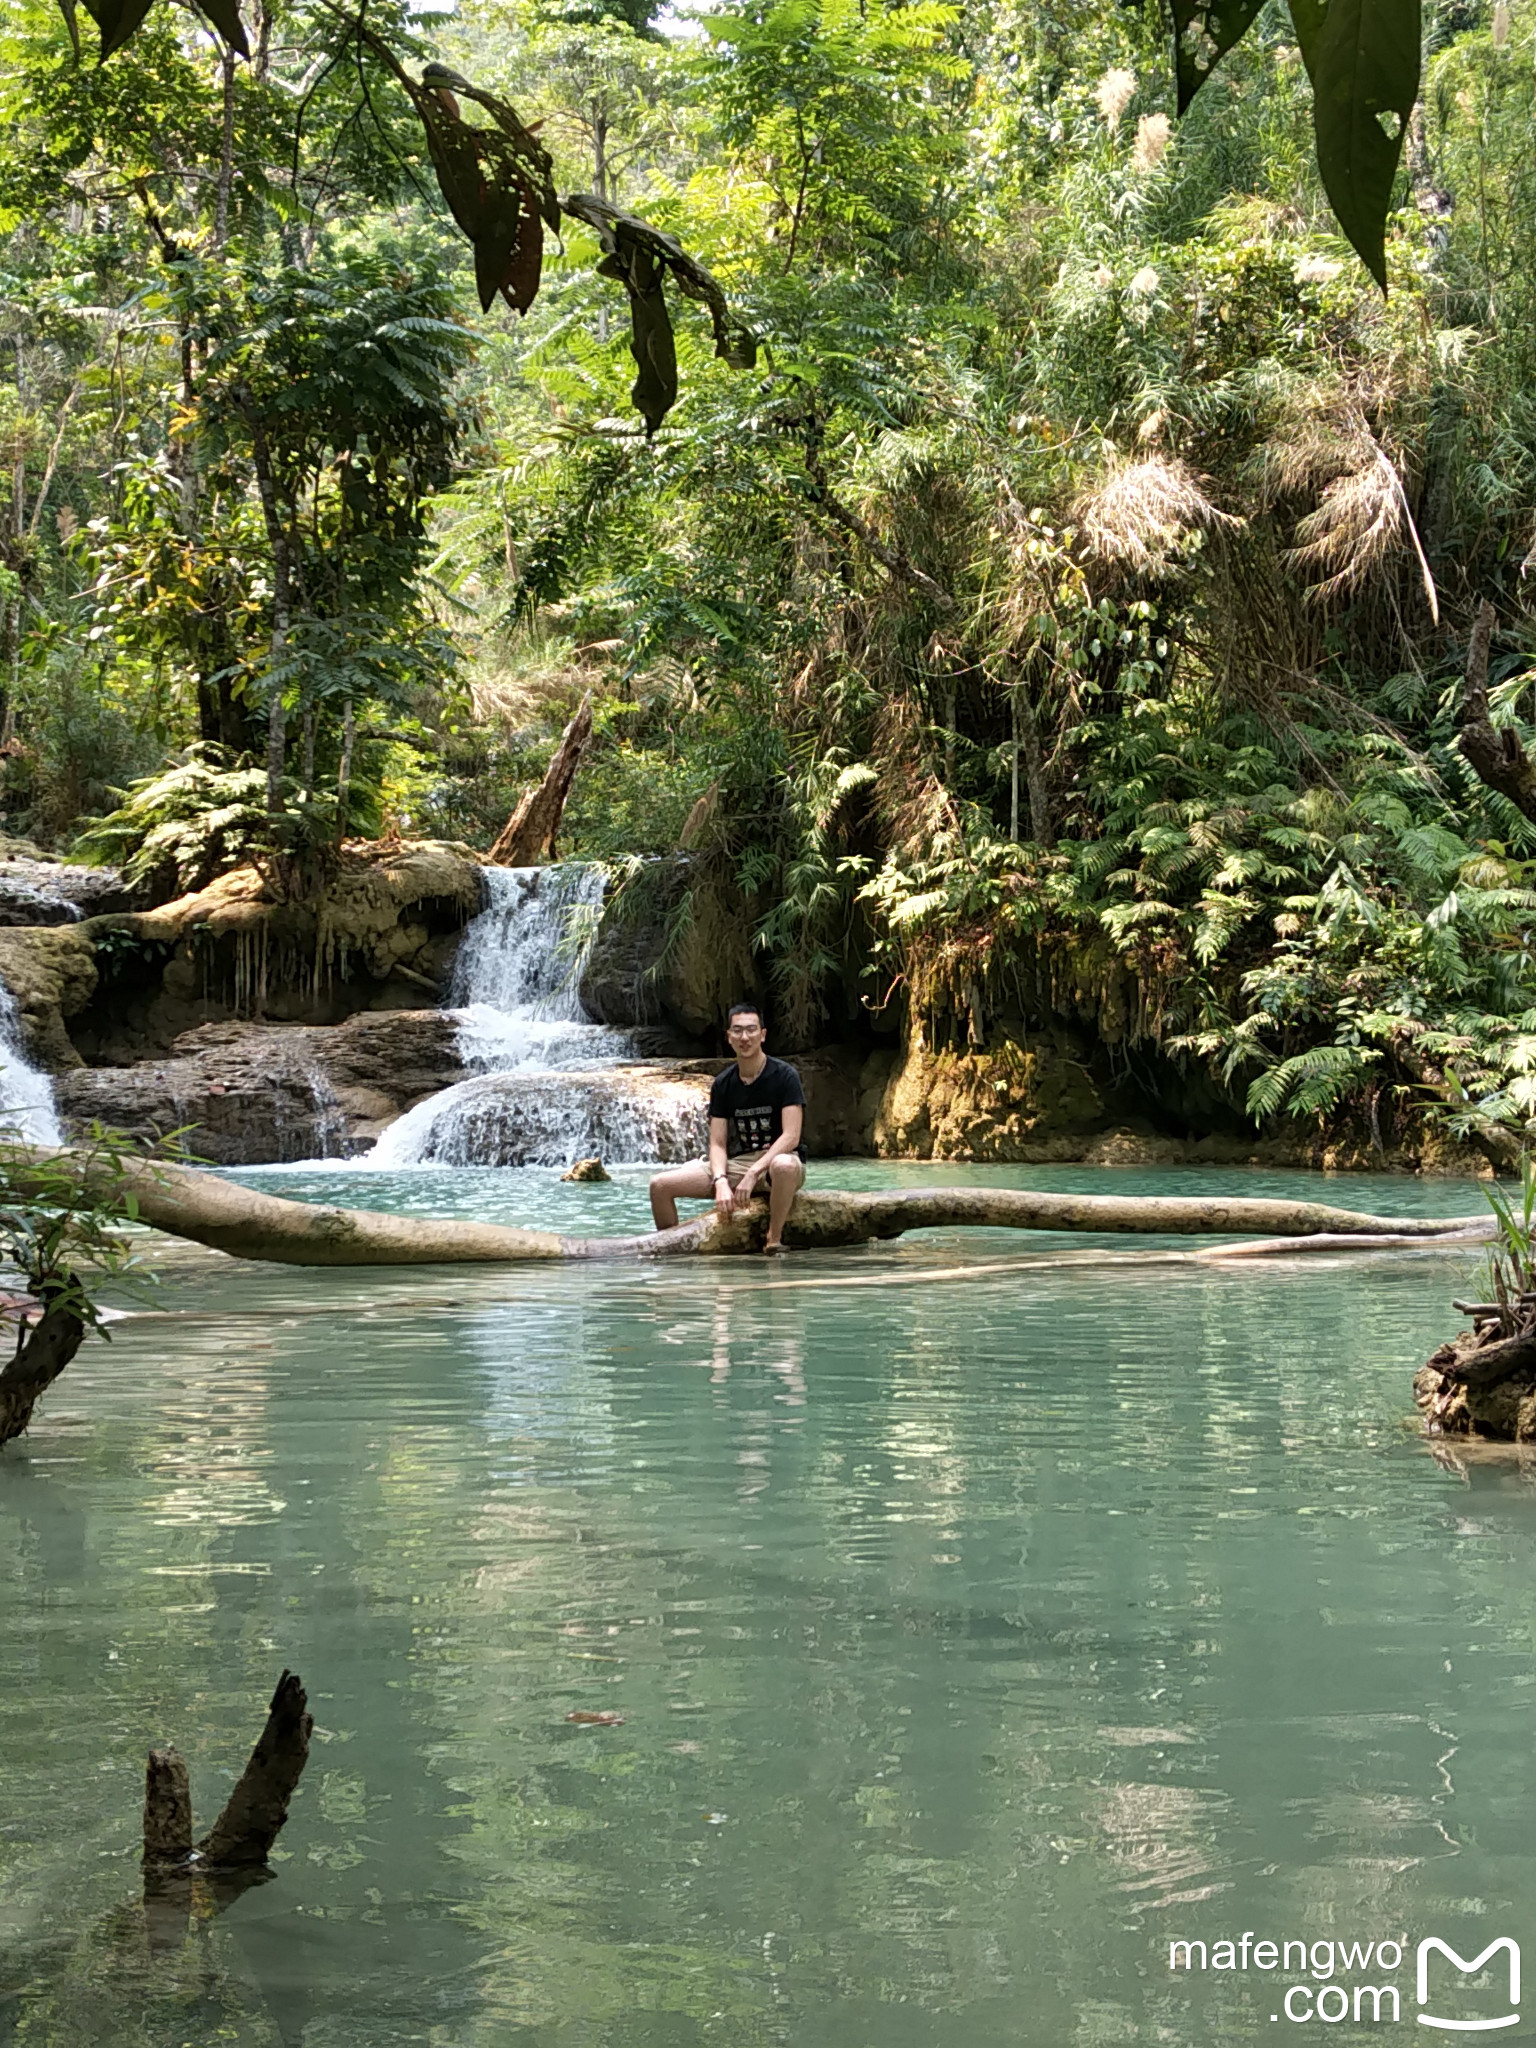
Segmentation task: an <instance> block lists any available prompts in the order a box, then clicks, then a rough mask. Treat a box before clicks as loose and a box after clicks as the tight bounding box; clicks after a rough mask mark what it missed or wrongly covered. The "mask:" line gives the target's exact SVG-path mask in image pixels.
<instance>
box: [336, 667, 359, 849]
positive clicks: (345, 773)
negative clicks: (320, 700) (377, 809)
mask: <svg viewBox="0 0 1536 2048" xmlns="http://www.w3.org/2000/svg"><path fill="white" fill-rule="evenodd" d="M356 738H357V713H356V711H355V710H354V709H353V707H352V699H351V698H350V697H349V698H348V699H347V701H346V703H345V704H344V705H343V706H342V712H341V762H340V765H339V766H338V768H337V770H336V843H337V845H338V846H339V845H340V844H341V842H342V840H343V839H345V838H346V836H347V798H348V797H349V796H350V795H351V793H352V747H353V744H354V742H355V741H356Z"/></svg>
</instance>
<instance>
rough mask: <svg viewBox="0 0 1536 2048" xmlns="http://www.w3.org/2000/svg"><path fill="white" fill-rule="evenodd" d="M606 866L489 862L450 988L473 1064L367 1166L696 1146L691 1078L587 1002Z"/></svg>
mask: <svg viewBox="0 0 1536 2048" xmlns="http://www.w3.org/2000/svg"><path fill="white" fill-rule="evenodd" d="M604 882H605V876H604V874H603V870H602V869H601V868H599V867H588V866H584V865H580V864H577V863H574V862H572V863H570V864H568V865H564V866H558V867H547V868H487V869H486V870H485V884H486V892H487V897H488V901H487V903H486V906H485V908H484V909H483V910H482V911H481V913H480V915H479V916H478V917H477V918H476V919H475V921H474V922H473V924H471V926H470V927H469V930H468V931H467V932H466V933H465V935H464V942H463V944H462V945H461V947H460V948H459V957H458V962H457V965H456V967H455V970H454V978H453V986H452V989H451V991H450V996H451V1001H452V1003H453V1005H454V1006H455V1008H457V1010H458V1012H459V1050H460V1053H461V1055H462V1057H463V1060H464V1063H465V1065H466V1066H468V1067H471V1068H474V1069H477V1070H478V1071H477V1072H476V1073H475V1074H474V1077H473V1078H472V1079H470V1080H468V1081H460V1082H458V1083H457V1084H456V1086H454V1087H452V1088H445V1089H443V1090H442V1091H441V1092H440V1093H439V1094H437V1095H433V1096H430V1097H429V1098H428V1099H427V1100H426V1101H425V1102H419V1103H417V1105H416V1107H415V1108H414V1109H412V1110H408V1111H407V1112H406V1114H405V1115H404V1116H403V1117H401V1118H400V1119H399V1121H398V1122H397V1123H394V1124H392V1125H391V1126H390V1128H389V1129H388V1130H387V1131H386V1132H385V1133H384V1135H383V1137H381V1138H380V1140H379V1142H378V1143H377V1145H375V1147H374V1148H373V1150H372V1152H371V1153H369V1155H368V1164H369V1165H370V1166H380V1167H397V1166H418V1165H423V1164H426V1163H428V1162H436V1163H439V1164H441V1165H445V1166H568V1165H569V1164H570V1162H571V1161H572V1160H573V1159H580V1158H582V1157H583V1156H585V1155H588V1154H592V1153H596V1154H599V1155H600V1156H601V1157H602V1158H604V1159H607V1160H609V1161H610V1162H612V1163H614V1164H630V1163H637V1162H640V1161H644V1160H660V1161H662V1162H670V1161H673V1160H679V1159H687V1158H691V1157H694V1156H695V1155H696V1154H698V1153H699V1152H701V1151H702V1150H703V1146H704V1140H705V1123H706V1118H705V1112H704V1104H703V1097H702V1094H701V1092H700V1090H699V1088H698V1086H697V1085H696V1084H690V1083H688V1082H686V1081H682V1080H679V1079H677V1078H675V1077H674V1076H671V1075H668V1074H666V1073H665V1072H658V1071H657V1070H656V1069H655V1068H652V1067H646V1066H642V1065H639V1064H637V1063H636V1051H637V1048H636V1044H635V1040H634V1037H633V1035H632V1034H631V1033H630V1032H628V1031H616V1030H613V1029H611V1028H610V1027H608V1026H607V1025H603V1024H594V1023H592V1021H591V1020H590V1018H588V1016H587V1014H586V1012H585V1011H584V1010H583V1009H582V1007H581V997H580V995H579V993H578V991H579V989H580V985H581V975H582V970H583V968H584V967H585V965H586V960H587V955H588V954H589V953H590V952H591V950H592V942H593V940H594V939H595V938H596V936H597V923H598V917H599V915H600V913H601V909H602V901H603V887H604Z"/></svg>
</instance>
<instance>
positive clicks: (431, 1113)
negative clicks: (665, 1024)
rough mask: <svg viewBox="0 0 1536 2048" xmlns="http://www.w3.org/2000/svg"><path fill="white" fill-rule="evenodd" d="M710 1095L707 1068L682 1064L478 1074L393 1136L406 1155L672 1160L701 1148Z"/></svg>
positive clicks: (482, 1160) (486, 1161)
mask: <svg viewBox="0 0 1536 2048" xmlns="http://www.w3.org/2000/svg"><path fill="white" fill-rule="evenodd" d="M708 1102H709V1076H708V1075H707V1074H702V1073H695V1072H693V1071H691V1070H690V1064H689V1063H687V1062H682V1063H677V1062H662V1061H657V1062H651V1061H637V1062H634V1063H630V1064H626V1065H623V1066H617V1067H607V1068H598V1069H581V1068H577V1069H567V1070H565V1071H562V1072H558V1073H550V1072H540V1071H538V1070H529V1069H518V1070H515V1071H513V1072H510V1073H499V1074H478V1075H476V1076H474V1077H473V1078H472V1079H470V1080H467V1081H465V1082H463V1083H462V1084H461V1085H460V1086H459V1087H457V1088H455V1089H453V1090H452V1092H451V1093H450V1094H448V1095H447V1096H445V1097H444V1098H443V1099H442V1101H441V1102H438V1103H432V1104H427V1105H425V1106H424V1107H423V1108H422V1110H421V1111H420V1114H419V1118H418V1119H413V1120H412V1126H406V1127H402V1131H401V1132H400V1133H399V1134H397V1135H398V1136H399V1137H400V1138H402V1139H404V1138H408V1139H409V1152H408V1153H407V1154H406V1156H407V1157H409V1158H410V1160H411V1161H412V1163H417V1162H430V1163H432V1164H435V1165H440V1166H562V1167H563V1166H564V1165H565V1164H566V1162H567V1161H568V1160H569V1159H571V1158H572V1157H573V1155H575V1154H581V1155H584V1156H589V1157H595V1158H598V1159H607V1160H615V1161H636V1160H654V1161H657V1162H658V1163H659V1164H661V1165H663V1166H670V1165H675V1164H676V1163H678V1162H679V1161H681V1160H685V1159H697V1158H699V1157H700V1156H701V1154H702V1153H703V1151H704V1147H705V1144H706V1142H707V1138H708Z"/></svg>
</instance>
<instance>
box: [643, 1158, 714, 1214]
mask: <svg viewBox="0 0 1536 2048" xmlns="http://www.w3.org/2000/svg"><path fill="white" fill-rule="evenodd" d="M714 1191H715V1186H714V1182H713V1181H712V1180H711V1179H710V1177H709V1166H708V1164H707V1162H706V1161H704V1160H699V1159H695V1160H694V1161H692V1163H691V1164H690V1165H688V1166H673V1167H669V1168H668V1170H667V1171H666V1172H665V1173H658V1174H657V1175H656V1176H655V1178H654V1179H653V1180H652V1182H651V1215H652V1216H653V1217H654V1218H655V1221H656V1228H657V1229H658V1230H671V1229H672V1228H674V1226H675V1225H676V1223H677V1205H678V1202H679V1201H684V1202H693V1201H700V1202H707V1201H708V1200H709V1198H710V1196H711V1195H712V1194H713V1193H714Z"/></svg>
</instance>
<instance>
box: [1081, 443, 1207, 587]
mask: <svg viewBox="0 0 1536 2048" xmlns="http://www.w3.org/2000/svg"><path fill="white" fill-rule="evenodd" d="M1206 481H1207V480H1206V479H1205V478H1204V477H1200V476H1197V475H1196V474H1195V472H1194V471H1193V470H1192V469H1191V468H1189V466H1188V465H1187V464H1186V463H1183V462H1179V461H1176V460H1175V459H1174V458H1172V457H1170V456H1166V455H1151V456H1147V457H1145V458H1144V459H1143V460H1142V461H1140V462H1125V461H1123V460H1117V461H1116V462H1115V463H1114V464H1113V466H1112V467H1111V468H1110V470H1109V472H1108V474H1107V475H1106V476H1105V478H1104V480H1103V481H1102V482H1101V483H1099V484H1098V485H1096V486H1095V488H1094V489H1093V490H1092V491H1090V492H1088V493H1087V495H1086V496H1084V497H1082V498H1080V499H1079V500H1078V503H1077V506H1076V511H1075V517H1076V519H1077V523H1078V526H1079V527H1080V529H1081V531H1082V535H1083V544H1084V547H1085V549H1086V550H1087V552H1088V553H1089V554H1090V555H1093V556H1096V557H1097V558H1098V559H1099V560H1100V561H1105V562H1118V563H1121V564H1122V565H1123V566H1124V567H1126V568H1128V569H1131V570H1134V571H1135V572H1136V573H1137V574H1138V575H1163V574H1166V573H1167V571H1168V570H1169V569H1170V568H1171V567H1172V566H1173V564H1174V563H1175V562H1176V561H1177V559H1178V557H1179V556H1180V555H1182V554H1183V553H1185V551H1186V550H1187V549H1188V548H1189V546H1190V544H1191V542H1192V541H1193V540H1194V538H1195V536H1196V535H1197V534H1202V533H1204V534H1217V533H1230V532H1236V531H1237V530H1238V529H1239V528H1240V527H1241V526H1242V524H1243V522H1242V520H1241V519H1234V518H1233V516H1232V515H1231V513H1229V512H1223V511H1222V510H1221V509H1220V508H1219V507H1218V506H1217V505H1215V504H1213V503H1212V501H1211V499H1210V498H1208V497H1207V496H1206V493H1205V490H1204V488H1203V486H1204V484H1205V483H1206Z"/></svg>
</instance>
